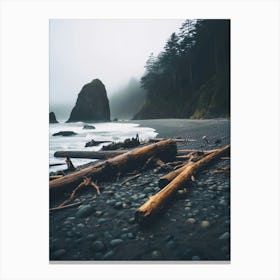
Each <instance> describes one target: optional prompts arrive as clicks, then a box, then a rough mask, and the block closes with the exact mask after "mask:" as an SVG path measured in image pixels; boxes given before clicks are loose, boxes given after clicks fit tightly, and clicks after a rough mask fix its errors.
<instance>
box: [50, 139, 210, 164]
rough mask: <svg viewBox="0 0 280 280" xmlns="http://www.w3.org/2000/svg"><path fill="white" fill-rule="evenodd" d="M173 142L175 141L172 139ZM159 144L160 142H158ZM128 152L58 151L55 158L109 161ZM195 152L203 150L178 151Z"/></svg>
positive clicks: (180, 152)
mask: <svg viewBox="0 0 280 280" xmlns="http://www.w3.org/2000/svg"><path fill="white" fill-rule="evenodd" d="M172 140H173V139H172ZM157 143H158V142H157ZM212 151H215V150H205V151H203V152H204V153H210V152H212ZM127 152H128V150H117V151H57V152H55V153H54V156H55V157H58V158H66V157H69V158H88V159H109V158H112V157H115V156H118V155H122V154H124V153H127ZM193 152H198V153H199V152H202V151H201V150H178V151H177V154H178V155H179V156H181V155H187V154H189V153H193Z"/></svg>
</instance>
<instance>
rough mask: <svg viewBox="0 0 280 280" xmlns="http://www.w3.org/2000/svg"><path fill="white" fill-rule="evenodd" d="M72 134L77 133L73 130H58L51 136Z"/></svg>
mask: <svg viewBox="0 0 280 280" xmlns="http://www.w3.org/2000/svg"><path fill="white" fill-rule="evenodd" d="M73 135H77V133H75V132H73V131H59V132H57V133H54V134H53V136H73Z"/></svg>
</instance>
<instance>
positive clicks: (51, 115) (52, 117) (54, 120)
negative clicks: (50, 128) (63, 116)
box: [49, 112, 58, 123]
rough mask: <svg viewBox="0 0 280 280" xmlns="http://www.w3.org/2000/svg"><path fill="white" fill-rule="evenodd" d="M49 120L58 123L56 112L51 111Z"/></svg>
mask: <svg viewBox="0 0 280 280" xmlns="http://www.w3.org/2000/svg"><path fill="white" fill-rule="evenodd" d="M49 122H50V123H58V121H57V120H56V117H55V114H54V112H50V116H49Z"/></svg>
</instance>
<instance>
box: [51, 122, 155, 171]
mask: <svg viewBox="0 0 280 280" xmlns="http://www.w3.org/2000/svg"><path fill="white" fill-rule="evenodd" d="M85 124H88V125H93V126H95V129H83V126H84V125H85ZM59 131H73V132H75V133H77V135H74V136H53V134H54V133H57V132H59ZM136 134H138V135H139V139H140V141H141V140H142V141H145V140H147V139H149V138H153V137H156V136H157V134H158V133H157V132H156V131H155V129H153V128H150V127H141V126H139V124H135V123H124V122H104V123H88V122H87V123H84V122H76V123H55V124H50V129H49V163H50V164H55V163H65V159H64V158H55V157H54V153H55V152H56V151H70V150H71V151H98V150H100V149H101V148H102V146H103V145H106V144H107V145H108V144H109V143H103V144H100V145H98V146H95V147H87V148H85V144H86V143H87V142H89V141H91V140H92V139H94V140H95V141H112V142H121V141H123V140H124V139H126V138H131V137H135V136H136ZM71 160H72V163H73V164H74V166H78V165H81V164H85V163H89V162H93V161H94V160H92V159H75V158H73V159H71ZM66 168H67V166H66V164H65V165H59V166H52V167H50V169H49V171H50V172H51V171H57V170H63V169H66Z"/></svg>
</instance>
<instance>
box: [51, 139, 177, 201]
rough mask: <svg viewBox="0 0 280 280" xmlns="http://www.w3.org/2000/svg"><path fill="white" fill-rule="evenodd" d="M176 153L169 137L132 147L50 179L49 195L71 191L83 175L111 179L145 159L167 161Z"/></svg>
mask: <svg viewBox="0 0 280 280" xmlns="http://www.w3.org/2000/svg"><path fill="white" fill-rule="evenodd" d="M176 153H177V147H176V143H175V142H174V141H172V140H171V139H168V140H164V141H161V142H158V143H155V144H150V145H147V146H144V147H141V148H138V149H134V150H132V151H130V152H127V153H125V154H122V155H118V156H116V157H114V158H111V159H108V160H106V161H104V162H99V163H96V164H94V165H92V166H89V167H86V168H83V169H81V170H79V171H75V172H73V173H71V174H68V175H65V176H64V177H62V178H59V179H56V180H53V181H51V182H50V183H49V186H50V195H51V197H52V196H53V195H54V194H57V193H59V192H61V191H65V190H69V191H71V190H72V189H73V188H74V187H75V186H77V185H78V184H79V183H81V182H82V180H83V178H84V177H87V178H91V179H93V180H97V181H98V182H100V181H106V180H111V179H113V178H116V176H118V174H119V173H120V174H125V173H128V172H132V171H134V170H137V169H139V168H141V167H142V166H143V165H144V164H145V163H146V161H147V159H149V158H151V157H155V158H160V159H161V160H163V161H169V160H171V159H172V158H174V157H175V155H176Z"/></svg>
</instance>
